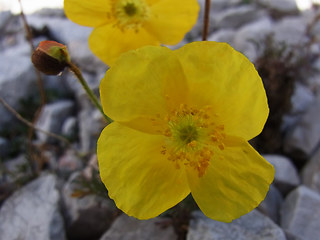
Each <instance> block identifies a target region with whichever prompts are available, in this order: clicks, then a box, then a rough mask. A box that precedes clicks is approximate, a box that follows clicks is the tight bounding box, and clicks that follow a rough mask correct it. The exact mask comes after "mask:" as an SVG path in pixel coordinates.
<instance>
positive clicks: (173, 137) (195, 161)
mask: <svg viewBox="0 0 320 240" xmlns="http://www.w3.org/2000/svg"><path fill="white" fill-rule="evenodd" d="M212 112H213V111H212V108H211V107H210V106H207V107H204V108H201V109H198V108H195V107H190V106H187V105H186V104H181V105H180V106H179V107H178V108H177V109H176V110H173V111H171V112H170V114H168V115H167V116H165V117H164V121H165V122H166V123H167V128H166V129H164V130H162V131H161V133H162V134H163V135H164V136H165V137H166V140H167V141H166V145H164V146H162V149H161V154H163V155H165V156H167V159H168V160H169V161H171V162H173V164H174V166H175V167H176V169H181V168H182V167H183V166H185V167H191V168H192V169H194V170H195V171H197V173H198V176H199V177H202V176H204V175H205V173H206V170H207V168H208V167H209V165H210V163H211V160H212V157H213V155H214V153H215V152H216V151H223V150H224V148H225V145H224V139H225V137H226V135H225V133H224V126H223V125H221V124H220V125H219V124H217V123H218V121H217V116H216V115H215V114H212Z"/></svg>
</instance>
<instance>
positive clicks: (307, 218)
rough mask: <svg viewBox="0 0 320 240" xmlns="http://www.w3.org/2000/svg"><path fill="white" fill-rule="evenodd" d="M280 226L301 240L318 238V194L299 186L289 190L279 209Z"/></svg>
mask: <svg viewBox="0 0 320 240" xmlns="http://www.w3.org/2000/svg"><path fill="white" fill-rule="evenodd" d="M281 216H282V217H281V227H282V228H283V229H285V230H286V231H288V232H291V233H293V234H294V235H296V236H298V237H300V238H301V239H303V240H319V236H320V195H319V194H318V193H316V192H314V191H312V190H311V189H309V188H307V187H305V186H300V187H298V188H297V189H296V190H294V191H293V192H291V193H290V194H289V195H288V196H287V198H286V199H285V202H284V204H283V208H282V211H281Z"/></svg>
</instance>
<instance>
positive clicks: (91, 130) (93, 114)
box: [78, 109, 106, 152]
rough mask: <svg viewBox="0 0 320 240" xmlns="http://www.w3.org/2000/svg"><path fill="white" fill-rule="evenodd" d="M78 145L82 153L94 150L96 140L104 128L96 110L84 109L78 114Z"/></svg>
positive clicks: (102, 120) (104, 124)
mask: <svg viewBox="0 0 320 240" xmlns="http://www.w3.org/2000/svg"><path fill="white" fill-rule="evenodd" d="M78 117H79V130H80V145H81V150H82V151H83V152H88V151H89V150H92V149H96V146H97V139H98V136H99V135H100V133H101V131H102V129H103V128H104V127H105V126H106V123H105V122H104V119H103V117H102V115H101V113H100V111H99V110H97V109H84V110H82V111H81V112H80V113H79V116H78Z"/></svg>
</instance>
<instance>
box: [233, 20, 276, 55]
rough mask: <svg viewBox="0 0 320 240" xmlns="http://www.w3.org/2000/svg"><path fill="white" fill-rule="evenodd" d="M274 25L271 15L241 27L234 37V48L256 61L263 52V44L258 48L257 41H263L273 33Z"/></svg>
mask: <svg viewBox="0 0 320 240" xmlns="http://www.w3.org/2000/svg"><path fill="white" fill-rule="evenodd" d="M272 27H273V22H272V20H271V18H270V17H264V18H262V19H260V20H259V21H257V22H254V23H250V24H247V25H245V26H243V27H241V28H240V29H239V31H238V32H237V33H236V35H235V37H234V48H235V49H237V50H238V51H240V52H242V53H244V54H245V55H246V56H247V57H248V58H249V59H250V61H254V60H255V59H256V58H257V57H258V56H259V55H260V54H261V53H262V52H263V48H262V46H260V48H261V49H257V46H256V45H257V43H261V42H262V41H263V40H264V39H265V38H266V36H267V35H268V34H270V33H271V31H272ZM258 50H259V51H260V52H259V51H258Z"/></svg>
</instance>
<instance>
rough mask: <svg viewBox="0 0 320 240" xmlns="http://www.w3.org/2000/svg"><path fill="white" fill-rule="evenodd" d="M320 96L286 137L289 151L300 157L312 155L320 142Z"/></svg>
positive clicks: (285, 144)
mask: <svg viewBox="0 0 320 240" xmlns="http://www.w3.org/2000/svg"><path fill="white" fill-rule="evenodd" d="M319 112H320V96H318V97H317V98H316V99H315V101H313V103H312V104H310V106H309V107H308V109H307V111H306V112H305V114H304V115H303V116H302V118H301V119H300V120H299V122H298V123H297V124H296V125H295V126H294V128H293V129H291V130H290V131H289V132H288V133H287V136H286V138H285V141H284V148H285V151H286V152H287V153H290V154H295V155H296V156H300V157H307V156H310V155H311V153H312V152H313V151H314V150H315V148H316V146H317V145H318V144H319V142H320V134H319V132H320V124H319V122H320V114H319Z"/></svg>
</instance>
